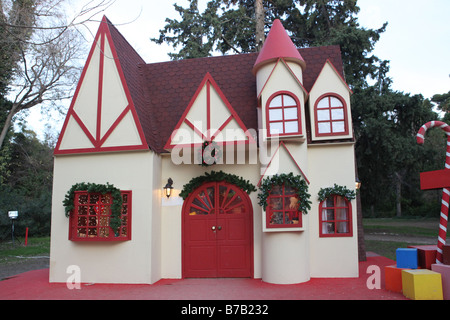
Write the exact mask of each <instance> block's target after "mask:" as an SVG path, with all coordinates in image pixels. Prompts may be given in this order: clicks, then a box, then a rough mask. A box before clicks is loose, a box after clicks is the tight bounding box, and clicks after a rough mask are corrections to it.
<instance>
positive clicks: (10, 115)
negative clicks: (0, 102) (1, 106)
mask: <svg viewBox="0 0 450 320" xmlns="http://www.w3.org/2000/svg"><path fill="white" fill-rule="evenodd" d="M16 110H17V105H13V107H12V109H11V111H9V113H8V116H7V117H6V120H5V123H4V124H3V129H2V132H1V133H0V150H1V149H2V147H3V142H4V141H5V138H6V134H7V133H8V129H9V127H10V126H11V123H12V118H13V117H14V115H15V114H16V113H17V112H16Z"/></svg>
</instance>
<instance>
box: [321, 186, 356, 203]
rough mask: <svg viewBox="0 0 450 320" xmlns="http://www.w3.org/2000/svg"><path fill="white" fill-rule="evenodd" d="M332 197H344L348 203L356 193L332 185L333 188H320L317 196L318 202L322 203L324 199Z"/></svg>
mask: <svg viewBox="0 0 450 320" xmlns="http://www.w3.org/2000/svg"><path fill="white" fill-rule="evenodd" d="M332 195H335V196H341V197H344V198H346V199H347V200H349V201H351V200H353V199H355V198H356V193H355V191H354V190H350V189H348V188H347V187H343V186H338V185H337V184H334V186H333V187H329V188H321V189H320V190H319V194H318V196H319V201H321V202H322V201H324V200H325V199H326V198H328V197H330V196H332Z"/></svg>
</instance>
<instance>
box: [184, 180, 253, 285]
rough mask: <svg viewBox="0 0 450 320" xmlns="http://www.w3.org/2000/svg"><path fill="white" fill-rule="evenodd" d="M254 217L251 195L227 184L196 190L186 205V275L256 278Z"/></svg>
mask: <svg viewBox="0 0 450 320" xmlns="http://www.w3.org/2000/svg"><path fill="white" fill-rule="evenodd" d="M252 228H253V217H252V205H251V202H250V199H249V197H248V195H247V194H246V193H245V192H244V191H242V190H241V189H240V188H239V187H237V186H235V185H233V184H230V183H227V182H210V183H207V184H204V185H203V186H201V187H199V188H198V189H196V190H195V191H194V192H193V193H192V194H191V195H190V196H189V197H188V198H187V199H186V201H185V203H184V206H183V276H184V277H185V278H215V277H218V278H222V277H232V278H237V277H252V276H253V241H252V237H253V230H252Z"/></svg>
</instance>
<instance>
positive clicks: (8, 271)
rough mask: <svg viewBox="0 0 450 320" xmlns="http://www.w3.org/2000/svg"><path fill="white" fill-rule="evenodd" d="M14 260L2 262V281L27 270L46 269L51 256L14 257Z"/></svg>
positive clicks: (0, 273)
mask: <svg viewBox="0 0 450 320" xmlns="http://www.w3.org/2000/svg"><path fill="white" fill-rule="evenodd" d="M14 260H15V261H14V262H6V263H2V264H0V281H1V280H4V279H5V278H10V277H13V276H15V275H17V274H20V273H24V272H27V271H32V270H38V269H46V268H48V267H49V264H50V257H48V256H47V257H46V256H39V257H27V258H19V259H14Z"/></svg>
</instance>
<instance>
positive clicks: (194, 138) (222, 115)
mask: <svg viewBox="0 0 450 320" xmlns="http://www.w3.org/2000/svg"><path fill="white" fill-rule="evenodd" d="M204 141H216V142H221V143H225V144H227V143H246V144H247V143H255V140H254V139H253V137H252V136H251V135H250V134H249V132H248V130H247V128H246V127H245V125H244V123H243V122H242V120H241V119H240V117H239V116H238V114H237V113H236V112H235V110H234V109H233V107H232V106H231V104H230V103H229V101H228V100H227V98H226V97H225V95H224V94H223V92H222V91H221V89H220V88H219V86H218V85H217V83H216V82H215V81H214V79H213V77H212V76H211V74H210V73H209V72H208V73H207V74H206V75H205V76H204V78H203V80H202V82H201V84H200V85H199V86H198V88H197V91H196V92H195V94H194V96H193V97H192V99H191V101H190V102H189V105H188V106H187V108H186V109H185V111H184V113H183V115H182V116H181V118H180V120H179V121H178V123H177V125H176V126H175V128H174V130H173V133H172V135H171V136H170V138H169V139H168V141H167V142H166V145H165V149H172V148H174V147H175V146H177V147H191V146H199V145H201V144H202V143H203V142H204Z"/></svg>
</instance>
